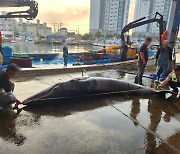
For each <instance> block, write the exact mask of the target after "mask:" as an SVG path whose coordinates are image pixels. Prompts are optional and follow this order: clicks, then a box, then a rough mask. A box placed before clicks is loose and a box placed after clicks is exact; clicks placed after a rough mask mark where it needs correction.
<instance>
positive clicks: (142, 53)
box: [134, 37, 152, 85]
mask: <svg viewBox="0 0 180 154" xmlns="http://www.w3.org/2000/svg"><path fill="white" fill-rule="evenodd" d="M151 43H152V38H151V37H147V38H146V39H145V41H144V43H143V44H142V45H141V47H140V48H139V50H138V73H137V75H136V77H135V81H134V83H135V84H140V85H144V84H143V83H142V78H143V74H144V70H145V67H146V65H147V62H148V59H149V54H148V46H149V45H150V44H151Z"/></svg>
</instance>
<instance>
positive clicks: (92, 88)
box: [23, 77, 170, 106]
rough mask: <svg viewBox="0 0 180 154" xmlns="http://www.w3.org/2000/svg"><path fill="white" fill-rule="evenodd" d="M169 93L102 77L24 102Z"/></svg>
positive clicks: (82, 80) (80, 80) (57, 88)
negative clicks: (111, 95)
mask: <svg viewBox="0 0 180 154" xmlns="http://www.w3.org/2000/svg"><path fill="white" fill-rule="evenodd" d="M166 93H170V92H169V91H156V90H155V89H152V88H147V87H143V86H140V85H136V84H133V83H128V82H126V81H121V80H117V79H110V78H101V77H85V78H76V79H72V80H70V81H68V82H63V83H57V84H55V85H53V86H51V87H49V88H47V89H46V90H44V91H42V92H39V93H38V94H36V95H34V96H32V97H29V98H28V99H26V100H24V101H23V104H24V105H26V106H30V105H36V104H40V103H45V102H47V101H53V100H62V99H68V98H76V97H88V96H98V95H110V94H121V95H130V94H133V95H142V96H153V95H157V96H161V97H165V94H166Z"/></svg>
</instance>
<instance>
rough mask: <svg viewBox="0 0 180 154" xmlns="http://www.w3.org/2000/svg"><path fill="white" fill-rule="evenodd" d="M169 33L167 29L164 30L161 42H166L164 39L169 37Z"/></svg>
mask: <svg viewBox="0 0 180 154" xmlns="http://www.w3.org/2000/svg"><path fill="white" fill-rule="evenodd" d="M167 33H168V31H167V30H166V31H164V33H163V35H162V38H161V42H164V41H165V40H166V38H167Z"/></svg>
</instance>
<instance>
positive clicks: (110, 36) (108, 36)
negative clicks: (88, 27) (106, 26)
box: [106, 34, 114, 39]
mask: <svg viewBox="0 0 180 154" xmlns="http://www.w3.org/2000/svg"><path fill="white" fill-rule="evenodd" d="M113 37H114V36H113V35H112V34H107V35H106V38H108V39H109V38H113Z"/></svg>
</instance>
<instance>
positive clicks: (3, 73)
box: [0, 64, 21, 107]
mask: <svg viewBox="0 0 180 154" xmlns="http://www.w3.org/2000/svg"><path fill="white" fill-rule="evenodd" d="M19 71H20V68H19V67H18V66H17V65H16V64H10V65H9V66H8V67H7V69H6V70H3V69H1V70H0V103H3V104H8V103H16V105H15V107H17V106H18V105H19V104H21V102H20V101H19V100H18V99H17V98H16V96H15V95H14V94H13V90H14V84H13V83H12V82H11V81H10V78H11V77H14V76H15V75H16V74H17V73H18V72H19Z"/></svg>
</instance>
